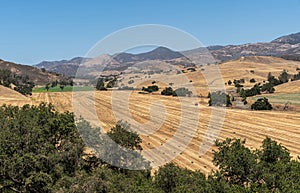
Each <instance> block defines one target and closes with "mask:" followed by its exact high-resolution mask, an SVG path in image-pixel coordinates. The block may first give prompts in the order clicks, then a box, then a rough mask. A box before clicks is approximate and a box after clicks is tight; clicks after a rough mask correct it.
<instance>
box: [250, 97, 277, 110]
mask: <svg viewBox="0 0 300 193" xmlns="http://www.w3.org/2000/svg"><path fill="white" fill-rule="evenodd" d="M251 109H252V110H272V109H273V107H272V105H271V104H270V103H269V101H268V99H267V98H266V97H264V98H259V99H257V101H256V102H255V103H253V104H252V105H251Z"/></svg>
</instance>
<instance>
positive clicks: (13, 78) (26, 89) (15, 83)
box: [0, 69, 35, 96]
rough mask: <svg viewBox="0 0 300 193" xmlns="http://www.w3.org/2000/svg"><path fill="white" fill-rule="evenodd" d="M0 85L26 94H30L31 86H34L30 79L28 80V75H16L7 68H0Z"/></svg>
mask: <svg viewBox="0 0 300 193" xmlns="http://www.w3.org/2000/svg"><path fill="white" fill-rule="evenodd" d="M0 85H3V86H5V87H8V88H11V87H14V90H15V91H17V92H19V93H21V94H23V95H25V96H27V95H31V94H32V88H33V87H34V86H35V85H34V83H33V82H32V81H30V80H29V76H27V75H25V76H23V75H17V74H16V73H13V72H11V71H10V70H8V69H3V70H0Z"/></svg>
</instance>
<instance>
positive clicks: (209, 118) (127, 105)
mask: <svg viewBox="0 0 300 193" xmlns="http://www.w3.org/2000/svg"><path fill="white" fill-rule="evenodd" d="M259 59H260V60H261V58H259ZM264 59H266V60H267V62H270V60H271V59H272V60H273V62H274V63H275V66H271V67H270V64H265V63H266V61H263V62H265V63H258V64H256V65H255V64H254V63H257V61H254V62H253V61H252V62H249V61H235V63H234V62H229V63H228V64H227V66H223V67H222V65H223V64H221V65H220V69H221V72H222V76H223V78H224V81H228V79H231V80H233V79H239V78H245V79H246V80H247V79H249V78H252V77H253V76H254V75H255V78H256V79H258V80H260V79H261V80H265V77H266V75H267V74H268V72H270V71H271V70H272V69H273V70H274V72H275V73H274V74H276V73H280V71H282V69H283V68H285V67H289V69H287V68H285V69H287V70H289V71H292V70H293V69H294V71H295V66H297V65H299V63H297V62H291V64H290V63H288V64H287V63H284V62H286V61H284V60H281V59H278V60H277V59H273V58H268V57H265V58H264ZM276 61H277V63H276ZM272 65H274V64H272ZM288 65H290V66H288ZM233 66H238V71H240V72H234V71H229V69H231V70H232V68H233ZM266 66H267V67H268V68H267V69H265V68H266ZM299 66H300V65H299ZM250 69H254V74H253V73H251V72H250ZM242 72H244V74H242ZM271 72H273V71H271ZM196 73H197V72H193V73H189V74H186V75H187V76H189V78H188V79H192V80H193V81H192V84H195V85H194V87H196V88H197V87H198V86H200V85H202V84H204V82H205V81H204V80H203V79H202V80H201V78H200V80H198V79H199V77H200V76H198V75H197V74H196ZM239 75H240V76H239ZM288 84H291V83H288ZM295 84H296V83H293V84H292V85H291V88H292V89H291V91H290V92H292V93H294V92H299V91H300V89H297V86H295ZM203 88H204V89H203ZM203 88H201V89H202V90H201V89H199V93H202V94H203V95H206V94H207V93H206V92H207V88H206V89H205V87H203ZM228 88H230V87H228ZM228 88H227V89H228ZM205 90H206V92H205ZM278 91H280V92H289V90H288V89H287V88H286V87H283V86H282V88H278ZM0 92H1V95H0V96H1V97H0V103H1V104H4V103H6V104H12V105H23V104H38V103H40V102H48V103H52V104H54V105H55V107H56V108H57V110H59V111H73V108H72V100H73V99H75V101H76V104H77V105H78V106H77V108H78V107H80V113H81V114H82V116H83V117H85V118H86V119H87V120H89V118H90V117H92V115H93V111H94V110H95V112H96V114H97V117H98V118H99V121H100V125H101V127H102V129H103V130H105V131H108V130H109V129H110V128H111V127H113V126H114V125H115V124H116V122H117V121H118V120H120V119H122V120H126V121H128V122H130V123H131V124H132V127H133V128H135V129H137V131H139V132H140V136H141V138H142V140H143V144H142V146H143V148H144V150H146V151H149V152H152V150H153V152H155V151H154V150H156V149H161V148H162V149H163V150H164V151H163V152H160V153H157V154H155V155H152V156H151V160H152V161H153V164H154V165H156V164H157V163H155V161H157V162H163V161H164V159H166V161H168V160H167V159H169V158H172V161H174V162H175V163H177V164H178V165H180V166H182V167H186V168H188V169H193V170H201V171H202V172H205V173H209V172H210V171H211V170H212V169H216V168H215V167H214V166H213V164H212V151H213V149H214V148H215V147H210V145H211V143H212V141H213V140H214V139H215V137H216V138H217V139H221V140H222V139H225V138H227V137H230V138H234V137H235V138H242V139H246V145H247V146H248V147H250V148H251V149H255V148H259V146H260V145H261V142H262V141H263V139H264V138H265V137H266V136H269V137H271V138H272V139H274V140H276V141H278V142H280V143H282V144H283V145H284V146H285V147H287V148H288V149H289V150H290V152H291V155H292V156H293V158H296V157H297V156H298V155H300V140H299V139H300V125H299V123H300V114H299V113H297V112H294V111H251V110H241V109H231V108H227V109H225V108H220V107H219V108H217V107H208V106H207V99H205V98H193V97H191V98H189V97H186V98H184V99H182V100H179V99H178V98H176V97H168V96H161V95H159V94H147V95H145V94H139V93H138V91H106V92H105V91H104V92H103V91H102V92H99V91H97V92H96V93H91V92H77V93H76V94H75V95H74V96H73V95H72V93H70V92H58V93H34V94H33V96H32V97H31V98H26V97H23V96H22V95H19V94H18V93H16V92H14V91H11V90H9V89H6V88H3V87H0ZM94 94H95V95H94ZM195 101H196V103H197V105H196V103H195ZM94 104H95V108H94V109H90V108H89V107H94ZM223 115H224V120H223V119H222V116H223ZM92 121H95V120H92ZM179 125H180V126H181V127H180V129H179ZM209 125H211V126H212V127H209ZM189 140H190V141H189ZM165 144H167V145H165ZM185 145H186V147H185ZM203 147H210V148H209V149H208V151H207V152H206V153H205V154H204V155H200V154H199V152H200V149H201V148H203ZM181 150H183V151H182V152H180V151H181ZM146 156H149V155H146Z"/></svg>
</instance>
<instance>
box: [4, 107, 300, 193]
mask: <svg viewBox="0 0 300 193" xmlns="http://www.w3.org/2000/svg"><path fill="white" fill-rule="evenodd" d="M80 124H81V126H82V127H81V129H84V131H85V132H86V133H87V134H88V136H90V138H89V139H86V141H85V142H86V143H87V144H89V145H90V146H97V145H99V144H97V143H95V140H99V139H100V140H105V138H102V137H101V135H99V130H98V129H97V128H92V127H91V126H90V125H89V124H88V123H87V122H86V121H82V122H80ZM80 133H81V134H82V131H81V132H80ZM108 136H109V137H111V138H112V139H113V140H114V141H116V142H117V143H118V144H119V145H122V146H124V147H127V148H128V149H131V150H134V151H137V152H138V151H139V150H141V146H140V143H141V139H140V138H139V136H138V135H137V134H136V133H134V132H132V131H131V130H130V128H129V125H127V124H124V123H123V122H118V124H117V125H116V126H115V127H114V128H112V130H111V131H109V132H108ZM103 142H104V141H103ZM216 147H217V150H216V151H215V152H214V153H213V154H214V158H213V163H214V164H215V165H216V166H218V167H219V170H218V171H215V172H213V173H211V174H210V175H209V176H205V175H204V174H203V173H201V172H200V171H191V170H188V169H184V168H180V167H178V166H176V165H175V164H173V163H169V164H166V165H164V166H161V167H160V168H159V169H158V170H157V171H156V172H155V174H154V175H153V176H151V175H150V171H148V170H144V171H132V170H126V169H120V168H116V167H113V166H112V165H110V164H109V163H105V162H103V161H102V160H100V159H98V158H97V157H95V156H91V155H89V156H88V155H85V154H84V151H83V150H84V145H83V142H82V139H81V138H80V135H79V133H78V131H77V128H76V125H75V123H74V116H73V114H72V113H68V112H66V113H58V112H56V111H55V110H54V108H53V106H51V105H46V104H41V105H40V106H29V105H26V106H24V107H21V108H19V107H12V106H2V107H1V108H0V156H1V157H0V158H1V159H0V192H4V193H11V192H39V193H43V192H74V193H75V192H78V193H79V192H80V193H81V192H82V193H84V192H154V193H155V192H158V193H160V192H161V193H163V192H178V193H179V192H199V193H200V192H203V193H204V192H205V193H207V192H208V193H210V192H211V193H214V192H216V193H217V192H232V193H233V192H246V193H247V192H299V191H300V172H299V171H300V162H299V161H298V160H291V157H290V153H289V151H288V150H287V149H286V148H285V147H283V146H282V145H280V144H278V143H277V142H275V141H273V140H271V139H270V138H266V139H265V140H264V141H263V143H262V146H261V148H260V149H258V150H253V151H252V150H250V149H249V148H247V147H246V146H245V141H242V140H240V139H226V140H225V141H216ZM108 150H109V149H107V150H103V152H105V153H109V151H108ZM100 152H101V151H100ZM113 154H114V152H111V153H110V154H109V155H107V156H111V155H113ZM123 161H124V160H123Z"/></svg>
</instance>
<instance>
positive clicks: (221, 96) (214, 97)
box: [208, 91, 232, 107]
mask: <svg viewBox="0 0 300 193" xmlns="http://www.w3.org/2000/svg"><path fill="white" fill-rule="evenodd" d="M208 97H209V101H208V105H209V106H227V107H228V106H231V105H232V104H231V101H230V96H229V95H228V94H226V93H224V92H221V91H216V92H213V93H209V94H208Z"/></svg>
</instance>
